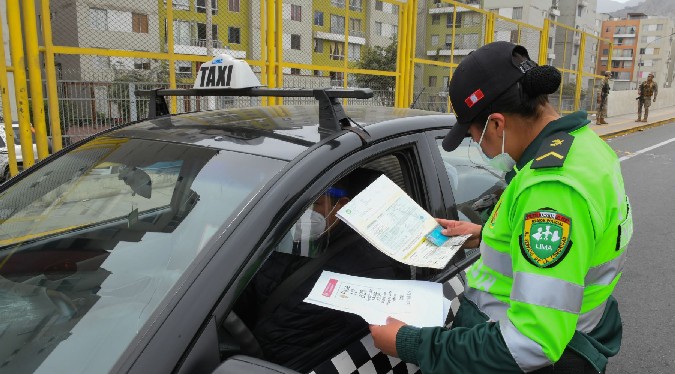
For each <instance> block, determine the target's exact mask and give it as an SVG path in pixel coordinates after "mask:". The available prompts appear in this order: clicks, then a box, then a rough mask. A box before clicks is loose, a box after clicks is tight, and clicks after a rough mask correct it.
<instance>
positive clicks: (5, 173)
mask: <svg viewBox="0 0 675 374" xmlns="http://www.w3.org/2000/svg"><path fill="white" fill-rule="evenodd" d="M12 131H13V132H14V154H15V155H16V164H17V167H18V168H19V172H21V171H22V170H23V154H22V153H21V141H20V140H19V139H20V138H19V122H18V121H13V122H12ZM31 133H32V139H33V155H35V160H36V161H37V144H36V142H35V129H33V127H32V126H31ZM49 152H50V153H51V142H49ZM9 177H10V175H9V156H8V154H7V134H6V133H5V125H4V122H2V119H0V183H2V182H4V181H6V180H7V179H9Z"/></svg>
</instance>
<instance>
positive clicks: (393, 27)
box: [391, 25, 398, 36]
mask: <svg viewBox="0 0 675 374" xmlns="http://www.w3.org/2000/svg"><path fill="white" fill-rule="evenodd" d="M391 35H392V36H396V35H398V25H391Z"/></svg>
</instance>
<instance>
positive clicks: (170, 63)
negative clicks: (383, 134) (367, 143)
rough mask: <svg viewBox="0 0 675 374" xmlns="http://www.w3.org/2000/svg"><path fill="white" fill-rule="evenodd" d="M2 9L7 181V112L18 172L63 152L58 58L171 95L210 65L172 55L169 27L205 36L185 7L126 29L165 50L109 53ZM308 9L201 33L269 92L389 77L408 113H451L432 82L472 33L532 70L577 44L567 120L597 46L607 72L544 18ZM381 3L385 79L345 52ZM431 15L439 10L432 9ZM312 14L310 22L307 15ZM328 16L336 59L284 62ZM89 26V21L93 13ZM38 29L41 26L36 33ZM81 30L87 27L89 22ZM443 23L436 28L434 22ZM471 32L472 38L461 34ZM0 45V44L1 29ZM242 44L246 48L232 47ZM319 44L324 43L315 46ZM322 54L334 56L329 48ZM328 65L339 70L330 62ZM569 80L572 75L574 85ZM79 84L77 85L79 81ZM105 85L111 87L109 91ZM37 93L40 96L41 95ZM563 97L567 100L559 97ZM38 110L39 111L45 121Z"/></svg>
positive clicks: (595, 43) (342, 6)
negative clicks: (430, 101) (143, 69)
mask: <svg viewBox="0 0 675 374" xmlns="http://www.w3.org/2000/svg"><path fill="white" fill-rule="evenodd" d="M124 1H128V2H129V3H130V7H131V8H133V7H132V5H133V4H131V3H132V0H121V1H120V3H123V2H124ZM6 3H7V4H6V7H7V20H6V21H7V26H8V30H9V39H10V45H9V47H10V55H11V58H10V59H9V61H10V65H7V60H6V59H5V57H8V56H5V53H4V52H5V51H4V50H2V51H0V96H1V99H2V107H3V117H4V120H5V132H6V134H7V139H6V140H7V146H8V157H9V173H10V174H11V175H12V176H13V175H16V174H17V172H18V167H17V161H16V154H15V152H14V144H15V142H18V140H16V139H14V137H13V131H12V115H11V110H10V107H11V105H12V104H13V106H14V107H15V108H16V113H17V117H18V118H16V119H17V120H18V123H19V134H20V144H21V150H22V151H21V152H22V156H23V167H24V168H27V167H30V166H31V165H33V163H34V160H35V159H36V158H37V159H43V158H44V157H46V156H47V154H48V149H47V144H48V143H47V138H48V136H49V137H50V138H51V142H52V146H53V151H57V150H59V149H61V148H62V146H63V145H62V139H64V138H63V137H64V136H68V134H67V132H66V129H67V128H68V126H71V124H70V123H69V121H71V119H69V118H64V116H62V115H61V113H62V111H63V110H64V105H65V104H64V101H65V99H66V98H65V97H59V94H61V93H62V90H60V87H61V86H59V85H58V84H59V81H62V80H63V79H61V78H60V74H61V73H60V70H57V68H56V63H55V61H56V59H58V58H59V56H60V57H61V58H64V57H66V58H80V60H81V61H80V63H83V62H82V61H84V59H82V57H87V56H88V57H91V58H93V57H96V58H105V59H107V60H108V61H110V59H111V58H113V59H118V58H127V59H143V60H154V61H159V62H162V63H163V64H165V65H166V66H167V68H168V72H167V74H166V78H165V79H166V80H165V81H163V82H158V83H162V84H165V85H168V87H170V88H176V87H178V86H179V85H181V84H186V82H185V81H184V79H185V78H184V76H183V75H181V76H178V75H177V74H178V73H177V70H176V69H177V67H178V66H179V65H180V66H185V64H186V62H189V63H190V64H191V65H190V66H191V71H192V73H191V74H194V69H195V68H194V66H196V64H199V63H202V62H205V61H208V60H209V59H210V58H211V56H206V55H204V54H194V53H193V52H190V53H185V51H184V50H181V51H180V52H179V51H178V50H177V43H176V40H175V35H177V33H179V32H184V31H185V29H181V30H177V29H176V24H175V22H174V21H177V22H188V23H189V27H188V31H189V32H190V33H195V32H196V33H197V34H198V38H199V39H201V36H200V35H201V34H199V33H201V32H202V31H200V30H202V29H205V28H206V26H204V24H203V23H200V22H202V21H201V19H202V17H204V16H205V12H204V11H203V9H202V10H199V9H197V8H196V2H193V1H189V2H187V1H176V0H168V1H163V2H162V1H159V2H158V4H157V6H158V7H159V8H158V9H159V10H158V13H152V14H154V15H155V16H156V17H157V19H156V20H155V21H152V20H149V18H148V16H147V15H146V18H145V21H143V17H142V15H141V17H140V18H139V19H134V21H133V22H136V23H134V24H133V27H140V28H141V29H143V27H144V28H145V29H143V30H140V32H141V33H145V34H148V35H149V36H151V37H153V38H154V37H156V39H160V40H162V39H163V42H160V43H159V44H160V45H162V46H163V47H160V48H159V50H158V49H154V50H153V49H151V48H148V50H142V49H143V48H135V47H134V46H133V45H130V46H125V47H121V48H108V47H104V46H96V45H95V44H96V43H91V42H89V43H87V42H81V41H80V39H81V38H80V39H77V38H76V39H77V41H75V42H72V40H71V41H67V42H66V41H64V40H66V39H64V38H59V33H63V30H61V29H58V28H57V27H56V26H60V27H61V28H63V27H64V25H62V24H59V25H56V24H55V22H56V21H55V19H54V18H55V17H57V13H52V12H50V8H53V4H51V2H50V0H40V1H39V2H33V1H29V0H17V1H8V2H6ZM313 3H316V4H315V5H314V7H313V8H310V9H309V10H307V9H305V10H304V13H303V12H299V13H297V15H296V13H293V15H291V18H289V10H291V9H290V8H291V7H292V6H296V7H297V5H296V4H286V2H285V1H284V0H252V1H250V2H248V1H246V2H244V1H240V2H217V3H216V4H217V5H218V6H219V7H221V9H216V10H215V12H214V13H213V16H212V17H211V16H209V17H206V19H207V23H206V25H209V24H210V22H211V21H208V20H211V19H218V20H220V21H219V22H220V23H218V24H219V25H221V28H224V29H226V30H217V29H214V30H213V32H214V33H215V32H216V31H218V34H219V35H220V36H221V37H220V38H217V41H218V45H221V44H224V43H225V40H227V41H228V42H232V40H235V39H236V41H235V42H234V43H240V44H239V46H245V51H244V52H245V53H246V60H247V61H248V62H249V64H250V65H252V66H254V67H257V69H258V71H257V73H259V76H260V80H261V83H262V84H264V85H266V86H268V87H283V86H284V85H285V80H284V79H285V77H288V70H292V71H296V72H297V71H305V72H308V71H309V72H310V73H309V74H308V73H304V76H305V77H307V76H314V75H316V76H317V77H321V78H322V79H332V77H333V74H335V76H337V77H340V78H341V82H340V84H341V85H342V86H343V87H348V86H349V85H351V83H350V82H351V81H350V78H352V77H358V76H359V75H361V76H374V77H391V78H390V79H392V80H393V82H394V83H393V87H392V89H391V91H392V93H393V95H394V96H393V102H389V104H387V105H394V106H395V107H397V108H407V107H410V106H411V104H412V103H413V102H414V101H415V100H417V98H418V97H419V95H420V93H421V92H422V91H423V90H424V88H425V87H427V86H431V83H434V85H435V88H436V89H437V90H438V91H434V92H433V94H434V95H436V97H435V100H438V99H439V97H440V98H441V104H442V105H441V107H440V109H439V110H441V111H450V110H451V104H450V102H449V100H447V94H446V96H441V94H442V93H443V92H444V91H445V90H446V89H447V88H446V87H443V86H442V85H441V87H440V89H439V88H438V84H437V82H436V81H437V78H439V77H440V78H441V79H445V80H446V81H447V80H449V79H450V78H451V77H452V73H453V71H454V68H455V67H456V66H457V64H458V63H459V61H460V59H461V58H463V56H465V54H466V53H467V52H466V49H467V48H466V47H467V45H468V43H469V42H467V40H468V37H469V35H472V34H475V33H476V32H474V31H467V30H480V31H477V35H479V36H478V40H476V43H475V45H471V48H469V49H475V48H478V47H479V46H480V45H483V44H486V43H490V42H492V41H495V40H510V41H513V42H516V43H521V44H523V45H526V44H527V45H526V46H527V47H528V49H529V51H530V53H531V54H532V55H534V54H535V53H536V54H537V58H536V60H537V62H538V63H539V64H546V63H547V62H548V55H549V53H550V52H551V51H550V50H549V37H553V36H554V37H555V40H556V42H560V43H565V45H566V46H567V45H572V44H570V43H578V44H576V45H578V48H579V51H578V53H577V54H576V56H577V57H576V58H575V59H574V61H572V59H570V58H569V57H570V53H571V51H570V50H569V49H568V48H567V47H565V48H563V49H562V52H561V53H562V55H561V56H556V60H558V58H560V59H562V61H563V63H562V64H558V65H557V66H556V67H557V68H558V69H559V70H560V71H561V72H562V73H563V75H565V76H566V77H568V78H569V79H566V80H565V83H563V86H561V89H560V90H559V92H557V93H556V94H554V95H552V96H553V97H555V98H557V102H558V110H559V111H560V112H561V113H565V112H569V111H571V110H570V109H572V110H578V109H587V110H588V109H589V108H590V109H593V105H592V104H590V105H588V104H586V103H585V101H584V100H586V99H588V98H589V97H592V96H593V95H594V94H595V81H596V80H597V79H601V78H602V76H601V75H600V74H601V73H602V72H600V71H596V68H595V67H592V68H590V67H589V66H588V58H589V57H591V56H595V57H594V58H593V61H594V62H595V63H598V64H599V62H598V61H599V58H600V53H599V50H600V47H599V46H600V44H601V43H604V45H608V46H609V55H608V56H606V57H607V58H608V68H609V67H611V56H612V43H611V41H608V40H604V39H600V38H598V37H596V36H594V35H592V34H587V33H584V32H581V31H579V30H577V29H574V28H572V27H570V26H567V25H563V24H560V23H558V22H556V21H553V20H549V19H545V20H544V21H543V24H542V25H530V24H527V23H524V22H522V21H519V20H513V19H510V18H507V17H504V16H502V15H499V14H496V13H494V12H492V11H488V10H485V9H479V8H478V7H477V5H475V6H474V5H471V4H465V3H462V2H459V1H454V0H441V1H434V0H383V1H381V2H378V3H376V2H375V1H374V0H362V1H358V0H354V1H350V0H344V1H337V0H313ZM352 3H353V4H352ZM185 4H187V5H185ZM232 4H237V5H236V6H237V9H236V10H233V9H230V8H231V7H232V6H233V5H232ZM382 4H386V5H385V6H387V7H388V8H387V9H389V10H391V12H390V13H391V14H389V15H387V16H386V17H390V18H395V19H396V20H395V21H394V23H395V25H389V26H390V27H392V28H393V27H396V28H397V30H398V31H397V32H396V40H395V47H396V51H397V53H396V56H395V62H396V67H395V69H393V70H388V69H379V68H370V67H364V66H361V65H359V64H358V63H356V62H354V61H353V60H354V59H353V58H350V53H352V47H354V45H352V44H351V40H352V39H353V38H363V35H364V31H366V32H370V34H369V36H368V37H372V35H374V33H373V30H372V29H373V28H374V26H375V23H377V22H375V23H373V22H371V23H370V24H369V25H370V26H365V25H364V23H365V22H370V21H369V20H368V19H367V18H364V17H372V16H371V14H373V12H374V11H379V12H383V9H382V8H380V9H377V8H376V7H382ZM239 6H241V7H246V8H245V9H247V11H248V12H249V13H250V14H245V15H244V17H245V18H246V19H248V20H249V21H248V22H249V25H248V28H247V29H242V30H241V31H240V32H242V33H244V34H245V36H244V37H241V36H240V35H239V34H237V35H236V36H232V35H231V34H230V33H232V30H230V29H231V27H229V28H228V27H227V25H230V24H232V22H230V20H229V19H226V18H225V17H235V16H237V13H231V12H237V11H239ZM209 8H210V6H209ZM432 8H440V9H438V10H435V9H434V10H432ZM92 9H93V8H92ZM242 9H244V8H242ZM37 10H39V13H40V15H39V17H37V16H36V11H37ZM292 11H293V10H292ZM89 12H92V10H91V9H89ZM313 12H314V14H312V13H313ZM316 12H319V13H321V19H320V22H319V21H317V20H316V19H314V22H309V23H308V22H307V18H305V23H303V24H301V23H298V22H296V23H293V24H291V22H295V21H299V19H293V17H296V16H297V17H299V18H302V17H309V20H310V21H311V20H312V16H314V17H317V13H316ZM333 13H335V14H339V15H340V17H342V27H343V31H342V33H343V34H342V36H339V35H337V36H336V35H332V36H331V37H332V38H333V39H327V40H333V41H332V42H331V43H333V42H334V43H337V44H340V43H342V44H341V48H342V51H341V52H338V51H337V50H336V52H335V53H334V55H333V52H331V56H330V58H329V59H325V60H321V59H319V58H314V57H316V56H315V54H314V52H316V51H314V50H313V49H312V50H310V51H309V56H311V57H312V58H309V59H308V60H307V61H305V60H298V59H297V58H295V59H294V58H291V57H287V56H291V55H292V54H293V53H294V52H292V51H289V50H285V45H286V44H285V43H287V42H288V40H286V39H284V38H286V37H288V35H286V34H288V33H289V32H290V33H292V32H293V31H288V30H287V29H286V26H292V29H293V28H295V29H297V27H298V25H306V24H310V25H309V26H308V27H311V28H312V30H309V31H311V32H307V31H308V30H305V33H304V35H311V36H312V37H311V38H310V40H309V41H307V40H305V41H304V43H305V46H307V45H310V46H311V45H312V43H310V42H312V41H314V40H315V38H318V36H317V35H316V34H317V33H319V32H320V30H326V29H325V28H324V29H321V28H320V27H323V25H325V24H328V22H331V23H330V24H329V25H330V26H331V27H330V33H331V34H335V32H334V30H335V29H339V27H335V28H333V25H332V22H333V19H332V18H330V17H331V16H332V15H334V14H333ZM385 13H386V12H385ZM158 14H159V15H158ZM441 16H444V17H446V20H445V22H446V25H445V26H444V25H443V24H441V25H440V26H437V27H440V28H441V29H443V30H442V31H440V32H439V33H438V34H437V35H435V38H436V42H438V41H439V39H440V37H442V36H445V34H443V35H441V33H442V32H445V33H446V34H448V35H450V36H449V38H450V40H449V41H448V39H447V38H446V39H444V42H445V43H447V44H444V45H445V47H446V49H444V50H443V53H441V52H440V50H441V49H440V48H438V49H437V51H436V52H435V53H431V52H427V51H433V47H434V46H429V45H427V43H428V41H427V39H426V38H427V36H430V32H428V30H429V27H432V26H430V25H433V23H431V21H430V20H431V19H432V18H433V19H435V20H438V19H440V18H441ZM89 17H92V16H91V14H90V15H89ZM132 17H137V15H136V14H135V13H133V14H132ZM383 17H384V16H383ZM466 17H468V18H466ZM324 18H325V19H324ZM329 19H330V21H329ZM461 19H471V21H470V23H469V24H468V25H467V26H465V25H461V26H460V24H461V23H462V21H461ZM36 20H39V21H40V23H39V25H38V23H37V22H36ZM478 20H480V22H478ZM1 21H3V20H0V22H1ZM89 22H94V21H92V20H91V18H90V19H89ZM110 22H112V21H110ZM381 22H384V21H381ZM388 22H389V21H388ZM442 22H444V21H442V20H441V23H442ZM476 22H478V23H476ZM82 23H83V24H84V25H80V26H75V25H68V26H70V27H71V28H75V29H77V28H78V27H79V29H77V30H75V31H73V32H74V33H75V34H74V35H76V36H78V37H79V36H83V35H80V34H78V33H84V34H86V33H87V32H91V33H93V32H94V31H95V30H94V31H92V28H95V27H94V26H96V25H93V24H89V25H86V24H87V22H86V21H84V22H82ZM216 23H217V22H216ZM143 25H144V26H143ZM111 27H113V28H116V27H119V25H112V26H111ZM181 27H183V26H181ZM326 27H327V26H326ZM379 27H380V30H379V31H380V33H381V35H382V27H383V26H382V23H380V24H379ZM364 29H365V30H364ZM553 29H555V32H556V35H552V32H553ZM134 32H139V31H134ZM469 32H470V33H471V34H468V33H469ZM153 33H157V35H152V34H153ZM285 33H286V34H285ZM224 34H226V35H227V36H226V37H223V36H222V35H224ZM92 35H93V36H92ZM92 35H89V37H90V39H96V36H95V35H94V34H92ZM141 35H142V34H141ZM207 35H210V33H207ZM0 36H2V29H1V28H0ZM84 36H86V35H84ZM240 37H241V39H242V40H245V42H244V41H239V38H240ZM305 38H306V36H305ZM359 40H361V39H359ZM245 43H246V44H245ZM319 43H323V41H320V42H319ZM357 44H358V43H357ZM207 45H208V44H207ZM325 45H327V44H324V46H325ZM367 46H368V44H367V43H365V44H364V42H360V44H358V45H356V47H354V48H357V49H358V50H359V51H361V52H359V53H361V54H362V53H363V52H364V51H365V50H366V48H367ZM328 47H329V48H332V47H331V46H328ZM338 47H339V45H338ZM242 48H244V47H242ZM291 48H293V47H291ZM306 48H307V47H306ZM448 48H449V49H448ZM206 50H207V51H208V50H209V49H208V48H207V49H206ZM422 50H424V52H423V53H424V55H423V56H422V55H420V51H422ZM459 50H464V52H462V53H463V54H459V52H457V51H459ZM603 56H604V55H603ZM334 57H335V58H334ZM357 57H358V56H357ZM336 59H337V60H338V61H334V60H336ZM392 60H393V59H392ZM41 62H42V63H41ZM42 66H44V71H43V70H42V69H43V68H42ZM431 72H433V73H431ZM326 73H328V75H326ZM8 74H13V82H14V92H13V93H10V92H9V86H8ZM181 74H183V73H181ZM291 74H292V73H291ZM296 74H297V73H296ZM432 75H433V79H432ZM571 75H574V78H572V77H571ZM43 80H44V86H43V83H42V82H43ZM82 80H83V81H84V79H82ZM585 80H588V82H589V83H588V85H585V84H586V81H585ZM444 82H445V81H444ZM83 83H84V82H83ZM98 83H99V84H100V88H101V90H105V89H108V88H107V87H108V86H106V82H98ZM108 83H109V84H110V83H111V82H108ZM572 84H573V85H575V87H574V91H573V95H572V96H573V99H572V98H569V96H570V95H569V92H567V91H569V90H570V86H571V85H572ZM565 85H567V88H565ZM584 86H586V87H587V91H588V92H584V91H583V89H582V87H584ZM43 89H45V91H44V92H43ZM92 90H93V88H92ZM432 91H433V90H432ZM563 91H565V92H567V93H565V94H564V93H563ZM589 93H590V96H589ZM564 96H567V97H568V98H566V100H573V105H571V108H568V107H565V106H563V104H562V103H563V99H564ZM443 97H446V98H445V99H444V100H445V101H444V102H443V101H442V100H443ZM45 100H46V102H45ZM96 100H99V98H92V99H91V100H90V101H96ZM177 100H178V99H177V98H176V97H172V98H171V102H170V108H171V111H172V112H174V113H176V112H179V111H181V109H180V108H178V102H177ZM260 102H261V104H262V105H278V104H282V103H283V100H282V99H280V98H273V97H270V98H262V99H261V101H260ZM45 108H46V109H47V112H46V113H45ZM92 110H93V109H92ZM111 110H112V109H111ZM118 110H119V109H118ZM47 122H48V123H47ZM33 131H34V134H35V138H36V146H37V155H34V154H33V145H32V143H31V142H32V134H33Z"/></svg>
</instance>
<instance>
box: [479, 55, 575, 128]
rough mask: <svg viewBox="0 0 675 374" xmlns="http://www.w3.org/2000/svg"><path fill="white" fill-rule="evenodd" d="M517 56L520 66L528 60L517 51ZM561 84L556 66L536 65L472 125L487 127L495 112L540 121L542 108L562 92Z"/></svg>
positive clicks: (480, 114)
mask: <svg viewBox="0 0 675 374" xmlns="http://www.w3.org/2000/svg"><path fill="white" fill-rule="evenodd" d="M513 57H514V61H515V62H517V63H520V62H522V61H525V60H527V57H526V56H523V55H522V54H520V53H518V52H516V51H514V53H513ZM561 81H562V75H561V74H560V71H559V70H558V69H556V68H555V67H553V66H550V65H542V66H539V65H536V66H534V67H532V68H531V69H529V70H527V71H526V72H525V75H523V77H522V78H521V79H520V80H519V81H518V82H516V83H515V84H513V85H512V86H511V87H509V88H508V89H506V91H504V92H503V93H502V94H501V95H499V96H498V97H497V98H496V99H495V100H493V101H492V103H490V105H489V106H488V107H487V108H485V110H483V111H482V112H480V113H479V114H478V115H477V116H476V117H475V118H474V119H473V121H471V122H472V123H474V124H479V125H480V126H481V128H483V127H484V126H485V122H486V121H487V119H488V116H489V115H490V114H492V113H495V112H499V113H510V114H517V115H520V116H522V117H525V118H532V119H537V118H539V116H540V115H541V111H540V110H541V107H543V106H544V105H546V104H547V103H548V95H549V94H552V93H554V92H555V91H556V90H558V87H560V82H561Z"/></svg>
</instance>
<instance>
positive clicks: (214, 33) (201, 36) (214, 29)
mask: <svg viewBox="0 0 675 374" xmlns="http://www.w3.org/2000/svg"><path fill="white" fill-rule="evenodd" d="M206 39H207V38H206V24H205V23H197V45H198V46H200V47H206V43H207V41H206ZM211 43H213V44H212V46H213V47H216V48H217V47H218V25H211Z"/></svg>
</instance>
